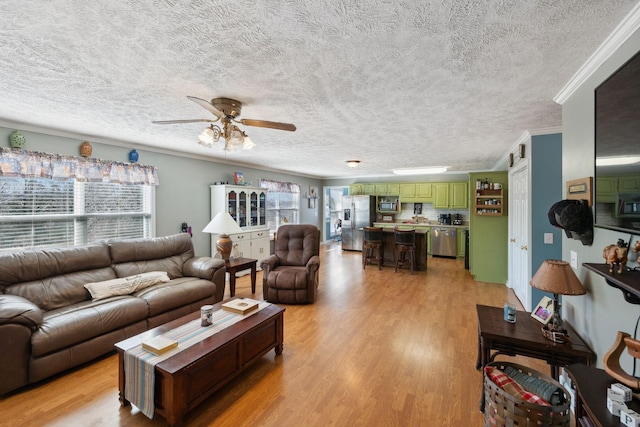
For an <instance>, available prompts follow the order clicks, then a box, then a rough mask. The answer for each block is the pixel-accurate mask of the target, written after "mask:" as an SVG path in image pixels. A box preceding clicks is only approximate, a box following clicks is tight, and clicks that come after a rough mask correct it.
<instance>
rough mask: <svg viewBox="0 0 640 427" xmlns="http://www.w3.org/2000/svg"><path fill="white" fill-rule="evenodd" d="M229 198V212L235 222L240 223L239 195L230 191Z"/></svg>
mask: <svg viewBox="0 0 640 427" xmlns="http://www.w3.org/2000/svg"><path fill="white" fill-rule="evenodd" d="M228 194H229V196H228V198H227V204H228V207H227V211H228V212H229V215H231V217H232V218H233V220H234V221H235V222H238V194H237V193H236V192H235V191H229V193H228Z"/></svg>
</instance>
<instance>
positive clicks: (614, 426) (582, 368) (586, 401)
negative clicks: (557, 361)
mask: <svg viewBox="0 0 640 427" xmlns="http://www.w3.org/2000/svg"><path fill="white" fill-rule="evenodd" d="M565 369H566V371H567V374H569V378H571V382H572V383H573V387H574V388H575V389H576V402H575V403H576V405H575V407H576V425H577V426H583V425H595V426H598V427H619V426H621V425H622V424H620V417H616V416H615V415H612V414H611V413H610V412H609V410H608V409H607V388H609V386H610V385H611V384H613V383H615V382H618V381H617V380H616V379H615V378H613V377H611V376H610V375H609V374H607V373H606V372H605V371H604V370H602V369H598V368H594V367H592V366H586V365H583V364H574V365H570V366H568V367H566V368H565ZM626 404H627V406H628V407H629V408H631V409H633V410H634V411H636V412H640V402H638V401H637V400H633V401H631V402H626ZM587 420H588V421H590V422H591V424H587Z"/></svg>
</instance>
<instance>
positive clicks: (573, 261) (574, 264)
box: [570, 251, 578, 270]
mask: <svg viewBox="0 0 640 427" xmlns="http://www.w3.org/2000/svg"><path fill="white" fill-rule="evenodd" d="M570 264H571V267H573V268H575V269H576V270H577V269H578V253H577V252H576V251H571V261H570Z"/></svg>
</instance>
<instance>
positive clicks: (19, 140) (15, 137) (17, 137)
mask: <svg viewBox="0 0 640 427" xmlns="http://www.w3.org/2000/svg"><path fill="white" fill-rule="evenodd" d="M26 142H27V140H26V138H25V137H24V135H23V134H22V133H21V132H20V131H19V130H14V131H13V132H11V135H9V143H10V144H11V148H22V147H24V144H25V143H26Z"/></svg>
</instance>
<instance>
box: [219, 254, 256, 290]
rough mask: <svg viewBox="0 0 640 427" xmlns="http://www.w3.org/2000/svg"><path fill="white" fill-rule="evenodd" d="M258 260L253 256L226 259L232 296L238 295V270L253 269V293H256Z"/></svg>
mask: <svg viewBox="0 0 640 427" xmlns="http://www.w3.org/2000/svg"><path fill="white" fill-rule="evenodd" d="M257 264H258V260H257V259H252V258H234V259H229V260H228V261H225V266H226V267H227V272H228V273H229V292H230V293H231V296H232V297H233V296H235V295H236V273H237V272H238V271H242V270H246V269H248V268H250V269H251V293H252V294H255V293H256V269H257Z"/></svg>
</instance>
